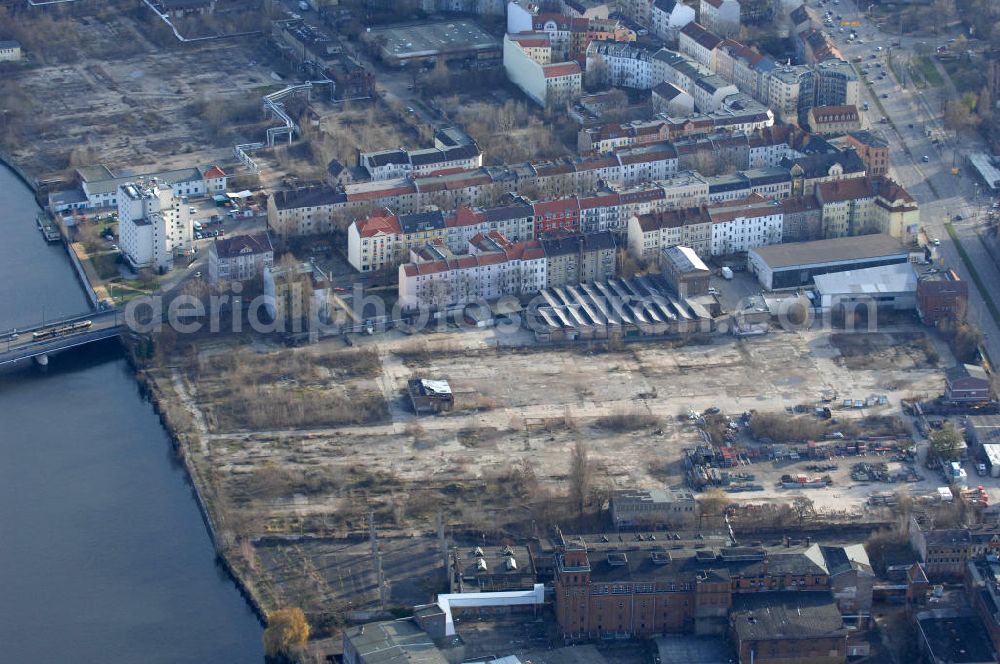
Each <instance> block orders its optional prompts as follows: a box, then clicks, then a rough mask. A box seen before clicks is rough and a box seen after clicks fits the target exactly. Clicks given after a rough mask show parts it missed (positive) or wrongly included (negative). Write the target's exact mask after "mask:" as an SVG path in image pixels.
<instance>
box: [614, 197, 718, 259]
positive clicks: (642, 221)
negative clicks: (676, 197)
mask: <svg viewBox="0 0 1000 664" xmlns="http://www.w3.org/2000/svg"><path fill="white" fill-rule="evenodd" d="M678 245H683V246H686V247H691V248H692V249H693V250H694V251H695V253H696V254H698V255H699V256H701V257H707V256H710V255H711V248H712V220H711V218H710V217H709V215H708V210H707V209H706V207H705V206H704V205H701V206H698V207H684V208H677V209H673V210H664V211H661V212H655V213H648V214H641V215H634V216H632V217H631V218H630V219H629V222H628V250H629V254H631V255H632V256H634V257H636V258H639V259H640V260H643V261H646V262H648V263H650V264H653V263H656V261H658V260H659V258H660V252H661V250H663V249H666V248H667V247H674V246H678Z"/></svg>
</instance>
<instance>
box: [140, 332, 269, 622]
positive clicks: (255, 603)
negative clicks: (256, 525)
mask: <svg viewBox="0 0 1000 664" xmlns="http://www.w3.org/2000/svg"><path fill="white" fill-rule="evenodd" d="M134 350H135V349H134V347H130V348H128V361H129V366H130V367H131V368H132V371H133V375H134V376H135V380H136V382H137V383H138V385H139V389H140V392H141V393H142V395H143V397H144V398H146V399H148V400H149V402H150V404H151V405H152V406H153V411H154V412H155V413H156V415H157V417H158V418H159V420H160V424H161V425H162V426H163V429H164V431H166V432H167V436H168V437H169V439H170V443H171V445H172V446H173V449H174V451H175V453H176V454H177V458H178V460H179V461H180V462H181V464H182V465H183V466H184V471H185V472H186V473H187V477H188V481H189V482H190V483H191V488H192V495H193V497H194V500H195V503H196V504H197V505H198V512H199V513H200V515H201V519H202V522H203V523H204V524H205V529H206V531H207V532H208V536H209V539H210V540H211V542H212V547H213V548H214V549H215V553H216V556H217V558H218V562H219V563H220V565H221V566H222V568H223V569H224V570H225V571H226V574H228V575H229V577H230V578H231V579H232V581H233V583H234V584H235V585H236V587H237V589H238V590H239V592H240V594H241V595H242V596H243V599H244V600H246V602H247V604H248V605H249V606H250V608H251V610H252V611H253V613H254V615H255V616H257V620H258V621H259V622H260V624H261V626H266V625H267V610H266V609H265V608H264V605H263V604H262V601H261V598H260V597H258V593H257V592H256V591H255V584H253V582H252V581H251V579H250V577H248V576H247V575H246V574H245V573H240V570H241V569H242V568H243V565H241V564H240V561H238V560H236V559H235V557H234V555H233V551H232V545H233V542H232V541H230V538H229V537H228V536H226V535H224V534H220V528H219V526H218V524H217V518H218V517H217V515H214V514H213V513H212V511H211V510H210V509H209V506H208V504H207V502H206V499H205V497H204V496H203V492H204V491H205V489H206V488H207V486H208V484H207V478H205V477H204V475H203V473H201V471H200V470H199V468H198V467H197V465H196V464H194V463H193V461H192V455H191V454H190V444H191V443H192V436H191V434H190V433H186V430H188V429H189V424H190V420H189V419H188V418H182V415H181V413H182V412H183V411H181V410H178V408H177V403H178V402H177V401H171V400H170V398H169V395H165V394H164V391H163V389H162V388H161V384H160V383H158V382H157V381H156V380H155V379H154V378H153V376H152V374H151V373H150V372H149V371H148V370H146V369H143V368H142V367H141V366H140V365H139V363H138V362H137V361H136V359H135V353H134ZM175 396H176V395H175ZM182 419H183V420H185V421H183V422H182Z"/></svg>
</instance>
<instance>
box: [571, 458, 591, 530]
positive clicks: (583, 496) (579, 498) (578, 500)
mask: <svg viewBox="0 0 1000 664" xmlns="http://www.w3.org/2000/svg"><path fill="white" fill-rule="evenodd" d="M592 474H593V468H592V466H591V463H590V457H589V456H588V454H587V448H586V446H585V445H584V444H583V441H580V440H578V441H576V444H575V445H573V453H572V455H571V456H570V460H569V499H570V503H571V504H572V505H573V506H574V507H576V508H577V509H578V510H579V512H580V514H583V510H584V508H586V506H587V496H588V495H589V494H590V482H591V479H592V477H591V476H592Z"/></svg>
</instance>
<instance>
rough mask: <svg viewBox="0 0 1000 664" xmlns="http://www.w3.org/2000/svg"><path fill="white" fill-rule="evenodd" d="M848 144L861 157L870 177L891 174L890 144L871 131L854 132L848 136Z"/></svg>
mask: <svg viewBox="0 0 1000 664" xmlns="http://www.w3.org/2000/svg"><path fill="white" fill-rule="evenodd" d="M846 141H847V144H848V145H849V146H850V147H852V148H854V151H855V152H857V153H858V156H859V157H861V161H863V162H864V164H865V170H866V171H867V172H868V174H869V175H872V176H880V175H886V174H887V173H888V172H889V142H888V141H886V140H885V139H884V138H882V137H881V136H876V135H875V134H873V133H872V132H870V131H854V132H851V133H849V134H848V135H847V137H846Z"/></svg>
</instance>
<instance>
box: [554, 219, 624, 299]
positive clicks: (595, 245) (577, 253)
mask: <svg viewBox="0 0 1000 664" xmlns="http://www.w3.org/2000/svg"><path fill="white" fill-rule="evenodd" d="M541 243H542V249H543V251H544V252H545V287H546V288H559V287H562V286H571V285H574V284H579V283H583V282H597V281H607V280H608V279H613V278H614V277H615V274H616V269H615V268H616V265H617V250H616V245H615V238H614V235H613V234H612V233H610V232H609V231H604V232H600V233H587V234H574V235H564V236H562V237H548V238H545V237H543V238H542V240H541Z"/></svg>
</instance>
